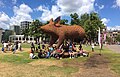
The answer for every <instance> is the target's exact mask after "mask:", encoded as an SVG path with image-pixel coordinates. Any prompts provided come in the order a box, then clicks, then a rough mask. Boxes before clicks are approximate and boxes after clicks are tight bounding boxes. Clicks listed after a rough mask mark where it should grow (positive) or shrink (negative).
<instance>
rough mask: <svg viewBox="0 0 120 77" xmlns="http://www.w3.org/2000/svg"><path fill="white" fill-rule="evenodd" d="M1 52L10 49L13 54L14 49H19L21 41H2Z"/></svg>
mask: <svg viewBox="0 0 120 77" xmlns="http://www.w3.org/2000/svg"><path fill="white" fill-rule="evenodd" d="M2 45H3V46H2V52H4V53H6V51H12V52H13V54H15V52H16V50H19V51H21V50H22V49H21V42H19V41H17V42H15V43H11V42H9V41H8V42H7V41H5V42H3V43H2Z"/></svg>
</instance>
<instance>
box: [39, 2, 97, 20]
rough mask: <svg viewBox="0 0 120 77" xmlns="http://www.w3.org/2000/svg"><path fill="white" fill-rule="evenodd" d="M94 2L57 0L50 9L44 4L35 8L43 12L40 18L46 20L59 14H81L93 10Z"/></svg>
mask: <svg viewBox="0 0 120 77" xmlns="http://www.w3.org/2000/svg"><path fill="white" fill-rule="evenodd" d="M94 2H95V0H76V1H75V0H57V1H56V5H53V6H52V8H51V9H48V8H47V7H45V6H39V7H38V8H37V10H39V11H42V12H43V13H42V16H41V17H40V19H41V20H43V21H47V20H49V19H50V18H56V17H57V16H60V15H61V16H63V15H70V14H71V13H78V14H79V15H81V14H84V13H90V12H92V11H94Z"/></svg>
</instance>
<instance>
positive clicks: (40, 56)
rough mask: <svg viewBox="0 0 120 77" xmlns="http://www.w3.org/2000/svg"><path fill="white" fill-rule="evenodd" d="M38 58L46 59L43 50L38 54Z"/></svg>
mask: <svg viewBox="0 0 120 77" xmlns="http://www.w3.org/2000/svg"><path fill="white" fill-rule="evenodd" d="M38 57H39V58H45V56H44V55H43V53H42V50H40V52H38Z"/></svg>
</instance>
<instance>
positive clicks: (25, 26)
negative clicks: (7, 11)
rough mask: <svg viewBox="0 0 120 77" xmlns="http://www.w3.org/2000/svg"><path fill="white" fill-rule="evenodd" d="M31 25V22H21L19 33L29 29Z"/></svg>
mask: <svg viewBox="0 0 120 77" xmlns="http://www.w3.org/2000/svg"><path fill="white" fill-rule="evenodd" d="M30 24H31V22H29V21H22V22H21V23H20V29H21V33H22V31H24V30H25V29H29V25H30Z"/></svg>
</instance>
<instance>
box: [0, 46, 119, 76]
mask: <svg viewBox="0 0 120 77" xmlns="http://www.w3.org/2000/svg"><path fill="white" fill-rule="evenodd" d="M22 47H23V48H30V44H22ZM83 49H85V50H87V51H91V46H83ZM95 52H96V53H99V52H100V50H99V47H98V46H96V47H95ZM101 53H102V54H103V55H105V56H106V57H107V58H108V59H109V61H110V63H109V65H110V68H111V69H112V70H113V71H115V72H117V73H118V74H120V54H118V53H113V52H112V51H110V50H109V49H107V48H106V47H103V50H102V51H101ZM92 55H93V54H92V53H91V54H90V56H92ZM88 58H89V57H79V58H75V59H69V58H65V59H61V60H56V59H54V58H51V59H35V60H31V59H29V53H28V52H24V51H23V52H20V53H17V54H7V53H4V54H0V62H1V63H10V64H12V65H13V66H15V67H17V66H18V65H19V67H20V69H23V68H26V69H25V70H28V72H30V70H32V68H33V67H34V68H35V69H34V72H36V73H35V74H34V73H32V74H34V76H36V77H37V76H38V75H37V74H41V76H42V77H56V76H57V75H58V76H59V77H70V76H71V74H72V73H75V72H78V71H79V68H78V67H77V65H79V64H80V63H83V62H86V60H87V59H88ZM36 61H38V62H42V61H45V62H50V63H52V61H55V62H58V61H59V62H60V63H63V64H64V66H63V67H59V66H56V65H52V66H46V65H36V66H32V65H30V64H29V63H31V62H33V63H34V62H36ZM36 64H37V63H36ZM23 66H25V67H23ZM43 71H44V72H43ZM58 72H59V73H58ZM22 73H23V71H22V72H19V74H21V75H20V76H22V75H23V74H22ZM51 73H52V74H51ZM47 74H49V75H47ZM15 76H18V75H15ZM26 76H27V75H26ZM23 77H24V76H23Z"/></svg>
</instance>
